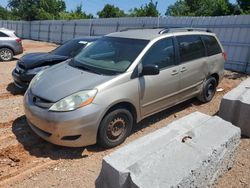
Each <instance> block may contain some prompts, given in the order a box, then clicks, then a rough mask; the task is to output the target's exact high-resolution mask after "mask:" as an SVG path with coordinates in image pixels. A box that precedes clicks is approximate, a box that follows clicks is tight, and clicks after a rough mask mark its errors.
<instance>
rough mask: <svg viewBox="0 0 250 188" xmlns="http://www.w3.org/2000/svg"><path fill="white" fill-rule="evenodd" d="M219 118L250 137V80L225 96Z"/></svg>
mask: <svg viewBox="0 0 250 188" xmlns="http://www.w3.org/2000/svg"><path fill="white" fill-rule="evenodd" d="M219 116H220V117H221V118H223V119H224V120H226V121H229V122H231V123H232V124H234V125H235V126H238V127H240V129H241V134H242V135H244V136H247V137H250V78H248V79H246V80H245V81H243V82H242V83H241V84H240V85H239V86H238V87H236V88H235V89H233V90H231V91H230V92H228V93H227V94H226V95H225V96H223V98H222V101H221V104H220V111H219Z"/></svg>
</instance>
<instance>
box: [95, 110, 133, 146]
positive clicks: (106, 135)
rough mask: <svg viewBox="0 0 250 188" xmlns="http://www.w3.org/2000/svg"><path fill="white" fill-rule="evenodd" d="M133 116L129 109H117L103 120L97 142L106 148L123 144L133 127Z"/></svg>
mask: <svg viewBox="0 0 250 188" xmlns="http://www.w3.org/2000/svg"><path fill="white" fill-rule="evenodd" d="M133 122H134V121H133V116H132V114H131V113H130V112H129V111H128V110H127V109H122V108H119V109H115V110H113V111H111V112H109V113H108V114H107V115H106V116H105V117H104V118H103V120H102V122H101V124H100V127H99V131H98V138H97V142H98V144H99V145H101V146H102V147H104V148H112V147H115V146H118V145H119V144H121V143H123V142H124V140H125V139H126V138H127V137H128V136H129V134H130V133H131V130H132V127H133Z"/></svg>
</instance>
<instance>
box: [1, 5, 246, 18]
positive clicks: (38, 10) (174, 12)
mask: <svg viewBox="0 0 250 188" xmlns="http://www.w3.org/2000/svg"><path fill="white" fill-rule="evenodd" d="M157 5H158V3H157V1H153V0H149V2H148V3H146V4H143V5H141V6H140V7H136V8H133V9H130V10H129V11H128V12H125V11H124V10H122V9H120V8H119V7H116V6H114V5H111V4H106V5H105V6H104V7H103V9H102V10H100V11H98V12H97V15H98V17H99V18H116V17H158V16H163V15H161V14H160V12H159V10H158V9H157ZM239 14H250V0H237V1H236V3H230V2H229V0H199V1H197V0H177V1H176V2H175V3H174V4H172V5H170V6H169V7H167V8H166V13H165V15H166V16H224V15H239ZM88 18H94V15H92V14H87V13H85V12H84V11H83V5H82V4H80V5H78V6H77V7H76V8H75V10H72V11H67V10H66V4H65V1H64V0H9V1H8V6H7V7H2V6H0V19H3V20H7V19H9V20H27V21H31V20H52V19H55V20H58V19H63V20H67V19H68V20H70V19H88Z"/></svg>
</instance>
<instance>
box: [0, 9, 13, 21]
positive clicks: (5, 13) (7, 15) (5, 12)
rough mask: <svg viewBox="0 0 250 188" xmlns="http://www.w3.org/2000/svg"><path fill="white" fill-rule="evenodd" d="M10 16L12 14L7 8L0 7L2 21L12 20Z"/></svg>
mask: <svg viewBox="0 0 250 188" xmlns="http://www.w3.org/2000/svg"><path fill="white" fill-rule="evenodd" d="M10 16H11V15H10V12H9V11H8V10H7V9H6V8H4V7H2V6H0V19H1V20H7V19H10Z"/></svg>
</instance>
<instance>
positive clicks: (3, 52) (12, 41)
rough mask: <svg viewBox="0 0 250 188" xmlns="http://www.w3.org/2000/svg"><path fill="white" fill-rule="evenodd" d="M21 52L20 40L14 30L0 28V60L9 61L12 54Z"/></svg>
mask: <svg viewBox="0 0 250 188" xmlns="http://www.w3.org/2000/svg"><path fill="white" fill-rule="evenodd" d="M21 53H23V46H22V40H21V39H20V38H19V37H17V36H16V34H15V31H12V30H9V29H5V28H0V61H10V60H12V58H13V56H14V55H18V54H21Z"/></svg>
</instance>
